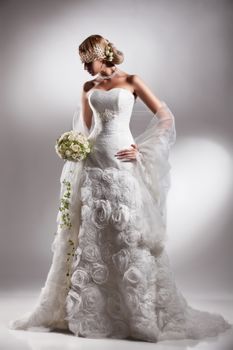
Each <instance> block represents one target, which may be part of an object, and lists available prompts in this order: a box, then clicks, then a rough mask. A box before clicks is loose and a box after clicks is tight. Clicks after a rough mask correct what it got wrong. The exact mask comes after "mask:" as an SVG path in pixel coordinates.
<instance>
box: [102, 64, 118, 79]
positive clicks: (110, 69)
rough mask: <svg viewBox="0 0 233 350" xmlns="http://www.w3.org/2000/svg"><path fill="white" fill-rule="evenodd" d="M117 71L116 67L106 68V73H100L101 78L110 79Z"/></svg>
mask: <svg viewBox="0 0 233 350" xmlns="http://www.w3.org/2000/svg"><path fill="white" fill-rule="evenodd" d="M116 70H117V67H116V66H113V67H106V69H105V71H100V73H99V76H100V77H106V78H107V77H110V76H111V75H112V74H114V72H115V71H116Z"/></svg>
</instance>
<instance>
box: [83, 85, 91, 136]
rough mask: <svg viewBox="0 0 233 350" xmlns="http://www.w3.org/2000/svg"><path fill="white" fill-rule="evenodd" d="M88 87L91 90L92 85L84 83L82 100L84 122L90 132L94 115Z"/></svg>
mask: <svg viewBox="0 0 233 350" xmlns="http://www.w3.org/2000/svg"><path fill="white" fill-rule="evenodd" d="M87 85H88V86H87ZM88 87H89V88H90V83H89V82H86V83H84V85H83V90H82V97H81V100H82V115H83V120H84V122H85V124H86V126H87V128H88V129H89V130H90V128H91V123H92V114H93V113H92V110H91V108H90V105H89V101H88V92H89V89H88Z"/></svg>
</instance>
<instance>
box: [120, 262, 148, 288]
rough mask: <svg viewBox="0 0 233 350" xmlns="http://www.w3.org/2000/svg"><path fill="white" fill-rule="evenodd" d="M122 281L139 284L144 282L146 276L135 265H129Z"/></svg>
mask: <svg viewBox="0 0 233 350" xmlns="http://www.w3.org/2000/svg"><path fill="white" fill-rule="evenodd" d="M123 281H125V282H126V283H129V284H131V285H133V286H134V285H139V284H145V282H146V278H145V276H144V275H143V274H142V272H141V271H140V270H139V269H138V268H137V267H135V266H130V267H129V268H128V270H127V271H125V273H124V276H123Z"/></svg>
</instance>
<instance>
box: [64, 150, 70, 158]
mask: <svg viewBox="0 0 233 350" xmlns="http://www.w3.org/2000/svg"><path fill="white" fill-rule="evenodd" d="M65 155H66V156H68V157H69V156H70V155H71V151H70V150H68V149H67V150H66V151H65Z"/></svg>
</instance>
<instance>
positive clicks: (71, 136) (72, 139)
mask: <svg viewBox="0 0 233 350" xmlns="http://www.w3.org/2000/svg"><path fill="white" fill-rule="evenodd" d="M68 140H69V141H74V140H75V135H74V134H73V133H70V135H69V136H68Z"/></svg>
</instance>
